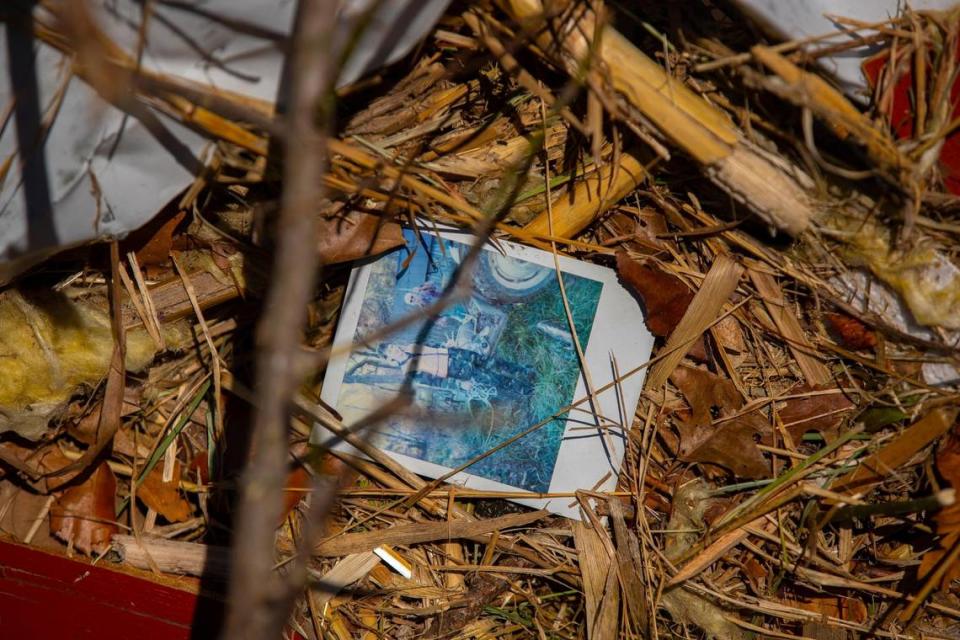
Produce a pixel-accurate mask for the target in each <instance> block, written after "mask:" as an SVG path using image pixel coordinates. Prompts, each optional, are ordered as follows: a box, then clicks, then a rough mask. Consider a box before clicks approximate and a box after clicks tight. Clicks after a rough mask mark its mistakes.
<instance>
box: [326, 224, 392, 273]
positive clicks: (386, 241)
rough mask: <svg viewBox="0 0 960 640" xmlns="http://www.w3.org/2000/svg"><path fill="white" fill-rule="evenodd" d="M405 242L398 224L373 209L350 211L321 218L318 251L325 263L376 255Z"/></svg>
mask: <svg viewBox="0 0 960 640" xmlns="http://www.w3.org/2000/svg"><path fill="white" fill-rule="evenodd" d="M403 244H404V239H403V232H402V230H401V228H400V225H399V224H397V223H396V222H393V221H389V220H385V219H384V218H383V217H381V216H378V215H374V214H371V213H364V212H361V211H351V212H350V213H349V214H347V215H345V216H331V217H326V216H321V217H320V219H319V221H318V236H317V251H318V252H319V254H320V260H321V261H322V262H323V264H337V263H339V262H349V261H351V260H358V259H360V258H364V257H367V256H375V255H378V254H381V253H383V252H385V251H389V250H390V249H395V248H397V247H400V246H402V245H403Z"/></svg>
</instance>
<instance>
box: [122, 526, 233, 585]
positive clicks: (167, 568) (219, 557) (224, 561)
mask: <svg viewBox="0 0 960 640" xmlns="http://www.w3.org/2000/svg"><path fill="white" fill-rule="evenodd" d="M113 548H114V549H115V550H116V551H117V552H118V553H119V554H120V557H121V559H122V560H123V562H125V563H126V564H129V565H130V566H133V567H137V568H138V569H145V570H148V571H149V570H150V569H153V568H154V567H155V568H157V569H159V570H160V571H161V572H162V573H173V574H178V575H188V576H206V577H212V578H216V579H218V580H226V579H227V577H228V576H229V574H230V571H229V568H230V550H229V549H228V548H226V547H216V546H212V545H206V544H199V543H196V542H181V541H178V540H165V539H163V538H153V537H150V536H145V535H143V536H140V540H139V541H138V540H137V539H136V538H135V537H134V536H128V535H124V534H116V535H114V536H113ZM151 559H152V560H153V562H154V564H153V565H151V563H150V560H151Z"/></svg>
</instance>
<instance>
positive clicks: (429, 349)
mask: <svg viewBox="0 0 960 640" xmlns="http://www.w3.org/2000/svg"><path fill="white" fill-rule="evenodd" d="M405 236H406V239H407V247H406V250H401V251H397V252H395V253H394V254H392V255H390V256H387V257H386V258H383V259H381V260H379V261H378V262H376V263H375V264H374V265H373V266H372V267H371V272H370V279H369V281H368V283H367V288H366V291H365V293H364V297H363V303H362V307H361V311H360V317H359V320H358V322H357V329H356V334H355V336H354V342H355V343H356V344H357V345H358V346H357V347H356V348H355V350H354V351H353V353H352V354H351V355H350V357H349V358H348V360H347V363H346V368H345V370H344V376H343V384H342V386H341V388H340V395H339V398H338V399H337V408H338V410H339V411H340V413H341V414H342V415H343V416H344V419H345V420H346V421H347V423H348V424H349V423H350V422H351V421H355V420H359V419H361V418H362V417H363V416H365V415H368V414H370V413H371V412H373V411H374V410H376V408H377V407H379V406H382V405H383V404H385V403H387V402H389V401H390V400H392V399H393V398H396V396H397V395H398V394H400V393H403V392H404V391H405V390H406V392H408V393H411V394H412V396H413V398H414V403H413V404H414V406H415V408H416V410H415V411H411V412H400V413H398V414H396V415H394V416H391V417H390V418H388V419H387V420H386V421H385V422H383V423H381V424H379V425H377V427H376V434H375V436H374V437H373V442H374V444H376V445H377V446H379V447H380V448H382V449H386V450H388V451H392V452H394V453H399V454H403V455H406V456H409V457H412V458H416V459H418V460H424V461H426V462H431V463H434V464H437V465H441V466H444V467H456V466H458V465H461V464H463V463H464V462H467V461H469V460H471V459H473V458H475V457H477V456H478V455H480V454H482V453H484V452H485V451H487V450H489V449H490V448H492V447H493V446H495V445H497V444H500V443H501V442H503V441H505V440H507V439H509V438H511V437H513V436H515V435H516V434H517V433H519V432H521V431H523V430H525V429H527V428H528V427H529V426H530V425H533V424H535V423H538V422H540V421H542V420H544V419H546V418H548V417H550V416H551V415H553V414H554V413H556V412H557V411H558V410H560V409H561V408H563V407H565V406H567V405H569V404H570V403H571V402H572V401H573V400H574V391H575V389H576V387H577V382H578V381H579V379H580V377H581V375H582V374H581V369H580V363H579V359H578V357H577V352H576V349H575V347H574V339H573V334H572V332H571V330H570V323H569V322H568V319H567V315H566V312H565V310H564V301H563V296H562V294H561V289H560V285H559V282H558V279H557V274H556V271H555V270H554V269H552V268H549V267H546V266H542V265H539V264H535V263H532V262H529V261H526V260H522V259H520V258H517V257H513V256H509V255H503V254H501V253H498V252H496V251H483V252H482V253H481V255H480V256H479V259H478V260H477V261H476V263H475V269H474V273H473V278H472V281H471V282H470V284H472V291H471V295H470V296H469V297H468V298H467V299H466V300H463V299H462V297H461V299H460V300H458V301H457V303H455V304H451V305H449V306H447V307H446V308H445V309H443V311H441V312H440V313H439V314H438V315H435V316H433V317H427V316H424V317H423V318H422V319H421V320H419V321H418V322H415V323H413V324H411V325H408V326H406V327H404V328H403V329H401V330H399V331H396V332H393V333H391V334H390V335H388V336H387V337H385V338H383V339H381V340H377V341H368V339H367V336H370V335H373V334H374V333H375V332H377V331H378V330H379V329H381V328H383V327H385V326H388V325H391V324H393V323H395V322H397V321H399V320H401V319H403V318H406V317H408V316H410V315H411V314H413V313H416V312H417V311H421V310H424V309H426V308H428V307H430V306H431V305H433V304H434V303H435V302H436V301H437V300H438V299H439V298H440V296H441V294H442V292H443V291H444V290H445V289H446V288H447V286H448V285H449V284H450V282H451V280H452V278H453V277H454V274H455V273H456V271H457V270H458V269H459V267H460V264H461V261H462V260H463V257H464V256H465V255H466V254H467V251H468V250H469V245H467V244H464V243H461V242H456V241H453V240H447V239H443V238H439V237H437V236H435V235H430V234H419V236H418V234H416V233H415V232H413V231H410V230H407V231H405ZM563 283H564V289H565V293H566V296H567V302H568V304H569V307H570V310H571V313H572V316H573V320H574V326H575V327H576V333H577V337H578V338H579V340H580V342H581V344H587V342H588V341H589V339H590V334H591V331H592V330H593V325H594V318H595V315H596V311H597V305H598V303H599V300H600V294H601V292H602V290H603V283H602V282H599V281H597V280H593V279H590V278H586V277H582V276H576V275H571V274H563ZM565 423H566V414H565V413H564V414H563V415H561V416H559V417H558V418H556V419H554V420H553V421H552V422H551V423H549V424H547V425H546V426H544V427H543V428H542V429H539V430H538V431H536V432H535V433H532V434H530V435H528V436H526V437H524V438H523V439H521V440H519V441H517V442H515V443H513V444H511V445H509V446H508V447H506V448H504V449H502V450H501V451H498V452H496V453H494V454H492V455H490V456H489V457H487V458H486V459H484V460H481V461H479V462H477V463H476V464H474V465H473V466H472V467H470V473H471V474H472V475H476V476H480V477H483V478H488V479H490V480H494V481H497V482H500V483H503V484H508V485H511V486H514V487H518V488H522V489H525V490H528V491H535V492H546V491H548V490H549V488H550V481H551V477H552V475H553V471H554V465H555V463H556V459H557V453H558V451H559V449H560V445H561V442H562V439H563V433H564V426H565Z"/></svg>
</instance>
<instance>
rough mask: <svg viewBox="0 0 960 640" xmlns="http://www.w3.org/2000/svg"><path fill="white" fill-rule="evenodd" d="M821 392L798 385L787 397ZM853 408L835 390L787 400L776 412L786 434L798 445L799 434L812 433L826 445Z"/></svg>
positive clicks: (843, 396)
mask: <svg viewBox="0 0 960 640" xmlns="http://www.w3.org/2000/svg"><path fill="white" fill-rule="evenodd" d="M818 390H825V389H824V388H823V387H820V388H817V389H811V388H810V387H808V386H807V385H801V386H800V387H796V388H795V389H793V390H792V391H791V395H799V394H802V393H806V392H809V391H818ZM854 408H855V406H854V404H853V403H852V402H850V400H849V399H848V398H847V396H845V395H844V394H842V393H840V392H839V390H838V391H837V392H836V393H826V394H818V395H809V396H804V397H802V398H790V399H789V400H787V401H786V402H785V403H784V405H783V407H782V408H780V409H779V411H778V413H779V414H780V420H781V422H783V427H784V429H786V430H787V433H789V434H790V437H791V438H793V441H794V442H799V441H800V438H802V437H803V434H805V433H807V432H808V431H816V432H817V433H819V434H820V435H822V436H823V438H824V440H826V441H827V442H832V441H833V440H835V439H836V437H837V435H838V434H837V431H838V430H839V428H840V426H841V425H842V424H843V420H844V418H846V417H847V415H848V414H849V413H850V412H851V411H852V410H853V409H854Z"/></svg>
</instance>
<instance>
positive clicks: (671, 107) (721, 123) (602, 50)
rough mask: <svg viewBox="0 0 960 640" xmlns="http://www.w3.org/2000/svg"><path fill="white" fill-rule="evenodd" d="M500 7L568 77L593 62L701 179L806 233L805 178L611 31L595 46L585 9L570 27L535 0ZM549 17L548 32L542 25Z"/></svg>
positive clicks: (810, 205)
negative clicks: (682, 153) (683, 154)
mask: <svg viewBox="0 0 960 640" xmlns="http://www.w3.org/2000/svg"><path fill="white" fill-rule="evenodd" d="M500 4H501V5H502V6H503V7H504V9H505V10H506V11H507V12H508V13H510V14H511V16H512V17H513V18H514V19H516V20H517V21H519V22H521V23H522V24H524V26H525V27H526V28H528V29H529V30H530V31H531V32H532V33H535V34H536V43H537V45H539V47H540V48H541V49H542V50H543V51H546V52H548V54H553V53H557V54H558V55H559V58H560V62H561V63H562V64H563V65H564V66H565V67H566V69H567V72H568V73H570V74H571V76H573V77H574V78H579V77H581V76H582V75H583V74H584V70H585V69H587V68H590V65H599V66H600V68H601V69H602V70H603V72H604V73H605V74H606V76H607V77H608V78H609V82H610V84H611V85H612V88H613V89H614V90H615V91H616V92H617V93H618V94H619V95H620V96H621V97H622V98H623V99H624V100H626V102H628V103H629V104H630V106H631V107H632V108H634V109H636V110H637V111H638V112H640V113H641V114H642V115H643V116H644V117H645V118H646V119H647V120H648V121H649V122H650V123H651V124H652V125H653V126H654V127H656V129H657V130H658V132H659V133H660V134H661V135H663V137H665V138H666V139H667V140H670V141H671V142H672V143H673V144H675V145H676V146H678V147H680V148H681V149H683V150H684V151H685V152H686V153H687V154H688V155H690V156H691V157H692V158H693V159H694V160H696V161H697V163H699V164H700V166H701V168H702V170H703V172H704V174H705V175H707V176H708V177H709V178H710V179H711V180H712V181H713V182H714V183H715V184H717V185H718V186H719V187H721V188H722V189H724V190H725V191H726V192H727V193H729V194H730V195H731V196H732V197H733V198H734V199H735V200H737V201H739V202H740V203H742V204H743V205H745V206H746V207H747V208H749V209H750V210H751V211H753V212H754V213H755V214H757V215H758V216H760V217H761V218H762V219H764V220H765V221H766V222H768V223H769V224H771V225H773V226H774V227H777V228H778V229H782V230H784V231H786V232H787V233H790V234H792V235H797V234H800V233H802V232H803V231H804V230H805V229H806V228H807V226H808V225H809V223H810V221H811V219H812V218H813V217H814V202H813V200H812V199H811V198H810V197H809V196H808V194H807V192H806V190H805V186H806V184H807V183H808V180H805V179H804V176H803V175H802V174H801V173H800V172H799V171H798V170H796V169H795V168H794V167H792V166H790V165H789V164H788V163H787V162H785V161H784V160H782V159H779V158H775V157H773V156H772V155H771V154H768V153H766V152H763V151H762V150H760V149H759V148H758V147H756V146H754V145H753V144H751V143H750V142H749V141H747V140H746V139H745V138H744V137H743V136H741V135H740V132H739V130H738V129H737V128H736V126H734V124H733V123H732V122H731V121H730V119H729V118H728V117H727V116H726V114H725V113H723V112H722V111H720V109H718V108H716V107H714V106H713V105H712V104H710V103H709V102H707V101H706V100H704V99H703V98H702V97H700V96H699V95H697V94H696V93H694V92H693V91H691V90H690V89H689V88H688V87H686V86H685V85H684V84H683V83H681V82H680V81H678V80H676V79H675V78H673V77H672V76H670V75H669V74H668V73H667V72H666V71H665V70H664V69H663V68H662V67H661V66H660V65H659V64H657V63H656V62H655V61H653V60H651V59H650V58H649V57H647V56H646V55H645V54H644V53H643V52H642V51H640V50H639V49H637V48H636V47H635V46H634V45H633V44H632V43H631V42H630V41H629V40H627V39H626V38H625V37H623V36H622V35H621V34H620V33H618V32H617V31H616V30H615V29H613V28H612V27H609V26H606V27H604V28H603V29H602V32H601V35H600V36H599V39H598V41H597V42H594V41H593V40H592V34H594V33H595V32H597V30H596V29H595V28H594V21H595V16H594V14H593V13H592V12H591V11H589V10H587V9H586V8H584V9H583V10H582V11H579V12H577V13H576V14H575V16H574V19H573V20H571V21H569V22H574V23H573V24H569V23H564V19H565V18H564V16H561V17H559V18H547V17H545V15H544V7H543V4H542V3H541V1H540V0H501V2H500ZM548 19H549V20H551V24H550V27H551V28H543V27H544V26H545V20H548ZM557 34H559V35H557ZM558 39H559V40H561V41H560V42H558ZM558 45H559V47H560V50H559V51H558ZM598 204H600V203H598ZM600 210H601V209H600V208H598V209H597V212H599V211H600ZM555 221H556V218H555ZM561 224H564V223H562V222H561ZM565 226H567V227H569V228H574V227H576V226H577V225H575V224H572V223H571V224H566V225H565Z"/></svg>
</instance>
